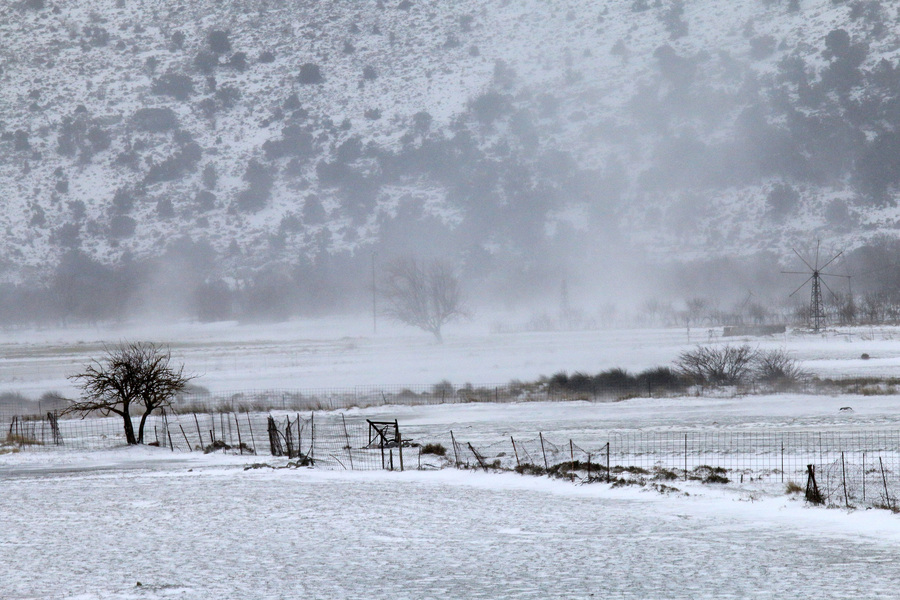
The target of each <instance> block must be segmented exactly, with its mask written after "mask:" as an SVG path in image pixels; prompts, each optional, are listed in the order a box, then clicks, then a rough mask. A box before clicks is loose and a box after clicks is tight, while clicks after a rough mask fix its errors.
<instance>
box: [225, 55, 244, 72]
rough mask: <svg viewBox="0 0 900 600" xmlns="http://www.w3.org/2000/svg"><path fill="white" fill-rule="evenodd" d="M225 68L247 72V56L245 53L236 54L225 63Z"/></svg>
mask: <svg viewBox="0 0 900 600" xmlns="http://www.w3.org/2000/svg"><path fill="white" fill-rule="evenodd" d="M225 66H226V67H228V68H230V69H235V70H236V71H240V72H244V71H246V70H247V54H246V53H245V52H235V53H234V54H232V55H231V58H229V59H228V62H227V63H225Z"/></svg>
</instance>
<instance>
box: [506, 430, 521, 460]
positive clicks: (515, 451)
mask: <svg viewBox="0 0 900 600" xmlns="http://www.w3.org/2000/svg"><path fill="white" fill-rule="evenodd" d="M509 441H511V442H512V445H513V453H514V454H515V455H516V466H517V467H520V466H521V465H520V464H519V450H518V449H517V448H516V440H514V439H513V436H509Z"/></svg>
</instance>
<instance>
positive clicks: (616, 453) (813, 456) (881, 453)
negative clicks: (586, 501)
mask: <svg viewBox="0 0 900 600" xmlns="http://www.w3.org/2000/svg"><path fill="white" fill-rule="evenodd" d="M449 437H450V447H451V449H452V456H450V460H451V461H452V462H453V463H454V464H455V465H457V466H459V467H465V468H485V469H492V468H494V469H496V468H499V469H509V470H516V471H519V472H530V473H539V474H544V473H547V474H551V475H553V474H555V475H561V476H566V477H571V478H572V479H578V480H581V481H592V480H596V479H599V480H602V481H608V482H610V483H620V484H623V483H634V482H637V483H647V482H651V483H665V484H672V485H674V484H675V482H677V481H686V480H700V481H703V482H705V483H730V482H737V483H748V484H749V483H753V482H756V483H759V484H779V485H785V486H787V485H794V486H800V487H803V486H805V485H807V484H809V483H810V467H812V475H813V477H814V482H815V485H816V486H817V488H818V492H819V494H820V496H821V501H822V502H823V503H825V504H828V505H836V506H840V505H843V506H848V507H849V506H860V505H863V506H879V507H884V508H891V509H892V510H897V509H898V505H900V430H864V431H683V432H675V431H662V432H661V431H651V432H643V431H626V432H609V433H608V434H607V436H606V439H605V440H603V439H594V440H587V441H585V440H581V441H579V442H578V443H576V442H575V441H574V440H572V439H569V440H559V439H553V440H551V439H550V438H549V437H548V436H546V435H544V434H543V433H542V432H539V433H538V435H537V437H529V438H516V437H514V436H510V438H509V439H504V440H498V441H497V442H495V443H492V444H484V443H482V444H480V445H476V444H472V443H471V442H468V441H466V440H463V439H459V438H457V437H456V436H454V435H453V434H452V432H451V433H450V436H449Z"/></svg>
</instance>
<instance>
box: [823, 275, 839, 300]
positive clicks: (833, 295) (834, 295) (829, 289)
mask: <svg viewBox="0 0 900 600" xmlns="http://www.w3.org/2000/svg"><path fill="white" fill-rule="evenodd" d="M819 281H820V282H821V283H822V285H824V286H825V289H826V290H828V291H829V292H831V297H832V298H834V299H835V300H836V301H838V302H840V300H839V299H838V297H837V294H835V293H834V292H832V291H831V288H830V287H828V284H827V283H825V280H824V279H819Z"/></svg>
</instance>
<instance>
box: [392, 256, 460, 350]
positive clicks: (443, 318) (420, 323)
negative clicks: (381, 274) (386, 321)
mask: <svg viewBox="0 0 900 600" xmlns="http://www.w3.org/2000/svg"><path fill="white" fill-rule="evenodd" d="M381 294H382V296H383V297H384V298H385V300H386V301H387V308H385V310H384V312H385V314H386V315H387V316H388V317H390V318H392V319H394V320H395V321H399V322H400V323H406V324H407V325H412V326H413V327H418V328H419V329H422V330H424V331H428V332H430V333H432V334H433V335H434V336H435V338H436V339H437V340H438V341H439V342H440V341H443V338H442V337H441V328H442V327H443V326H444V325H445V324H446V323H449V322H451V321H453V320H455V319H458V318H461V317H464V316H466V315H467V311H466V308H465V306H464V303H463V297H462V290H461V289H460V285H459V279H458V278H457V277H456V275H455V274H454V272H453V269H452V267H450V265H448V264H447V263H445V262H442V261H432V262H429V263H427V264H424V263H420V262H418V261H417V260H415V259H414V258H403V259H398V260H395V261H394V262H392V263H390V264H389V265H388V266H387V269H386V276H385V279H384V282H383V284H382V289H381Z"/></svg>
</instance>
